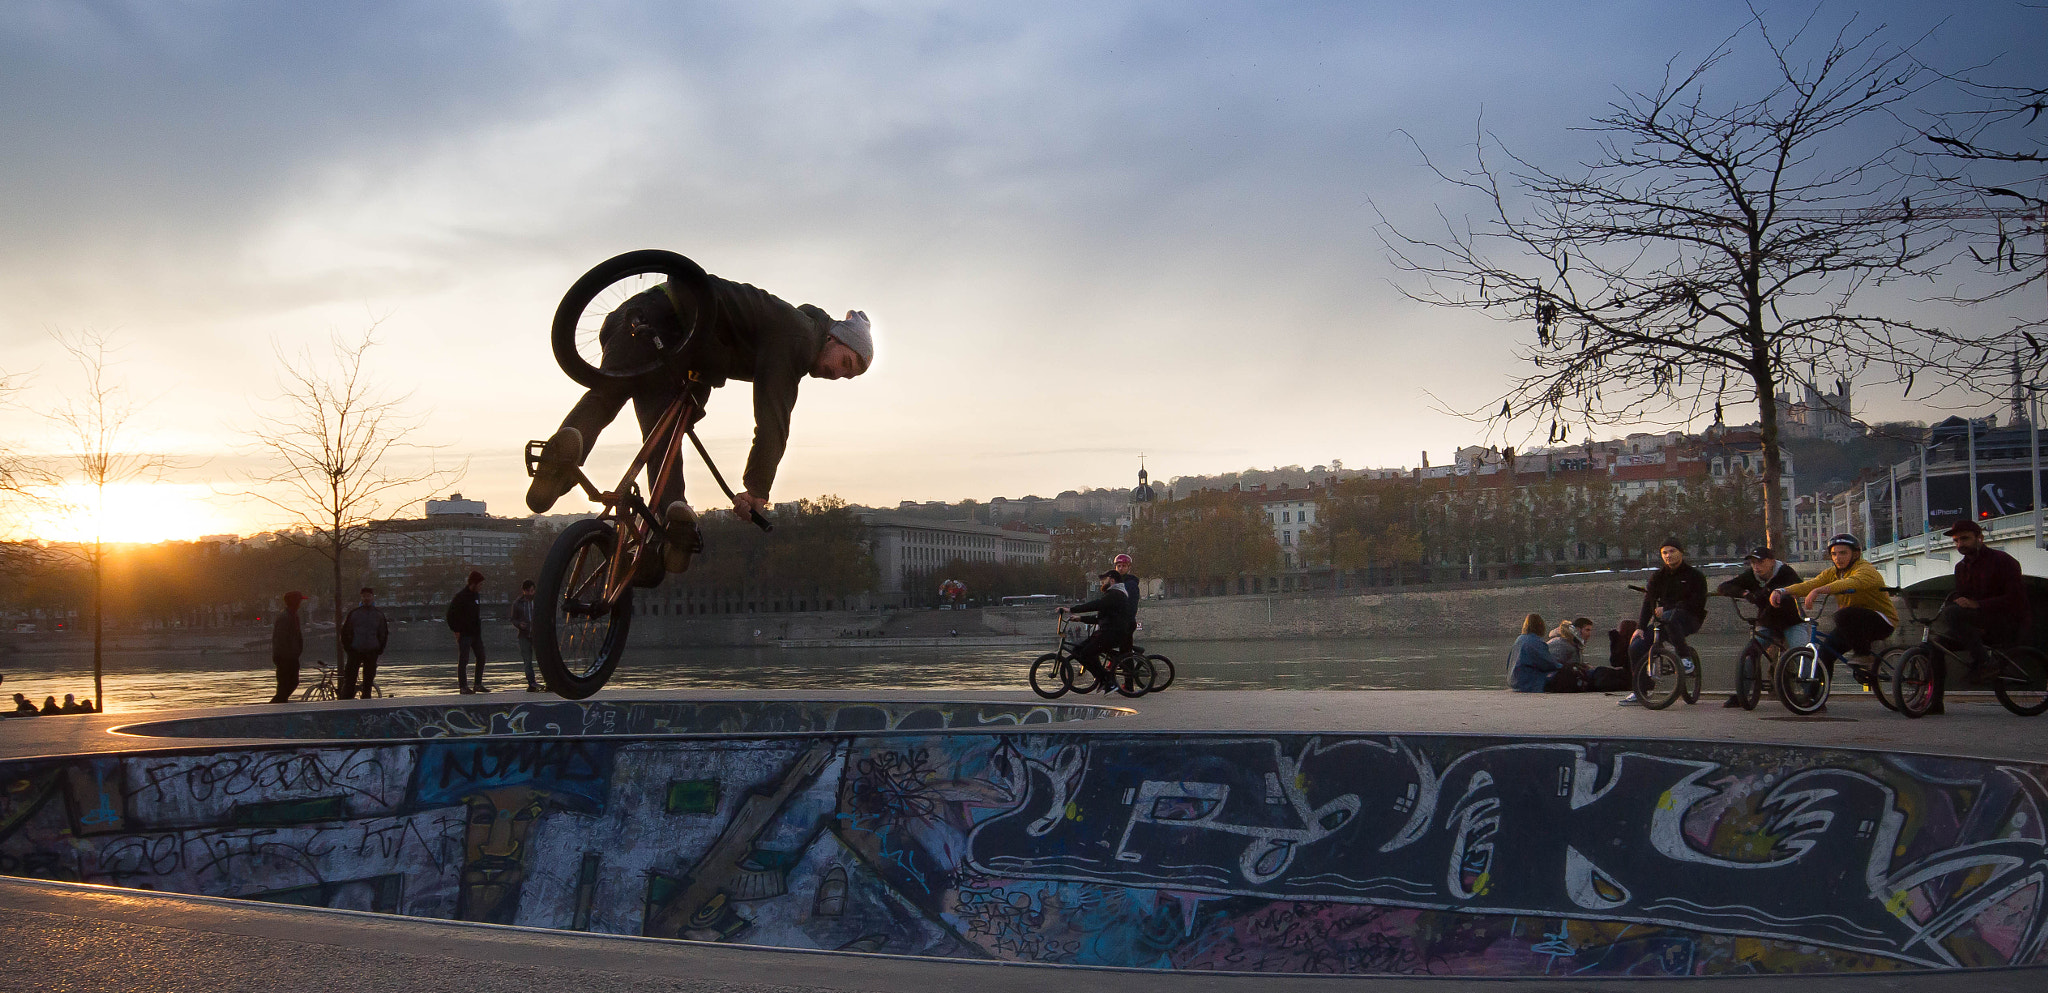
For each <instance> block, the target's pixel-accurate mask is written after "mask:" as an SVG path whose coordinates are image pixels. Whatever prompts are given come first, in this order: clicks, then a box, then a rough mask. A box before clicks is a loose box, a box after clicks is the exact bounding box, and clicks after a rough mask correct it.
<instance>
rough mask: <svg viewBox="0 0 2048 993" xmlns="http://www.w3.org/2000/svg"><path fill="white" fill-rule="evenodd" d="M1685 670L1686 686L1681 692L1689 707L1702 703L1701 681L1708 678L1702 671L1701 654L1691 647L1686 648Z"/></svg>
mask: <svg viewBox="0 0 2048 993" xmlns="http://www.w3.org/2000/svg"><path fill="white" fill-rule="evenodd" d="M1683 668H1684V670H1685V686H1684V687H1683V689H1682V690H1681V692H1683V693H1684V694H1685V704H1686V706H1688V707H1689V706H1692V705H1693V704H1696V703H1698V702H1700V680H1702V679H1705V678H1706V675H1705V674H1704V673H1702V672H1701V671H1700V653H1699V651H1698V650H1697V649H1695V648H1693V647H1692V646H1691V645H1687V646H1685V664H1684V667H1683Z"/></svg>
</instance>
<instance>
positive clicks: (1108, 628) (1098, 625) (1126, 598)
mask: <svg viewBox="0 0 2048 993" xmlns="http://www.w3.org/2000/svg"><path fill="white" fill-rule="evenodd" d="M1096 588H1097V589H1098V590H1099V591H1100V593H1101V595H1099V596H1097V597H1096V598H1095V599H1093V600H1090V601H1088V602H1087V603H1083V604H1076V605H1075V606H1074V608H1073V609H1072V610H1069V609H1068V608H1066V607H1061V608H1059V609H1058V610H1056V611H1054V613H1059V614H1068V613H1071V614H1075V615H1077V616H1076V619H1077V620H1080V621H1083V622H1089V623H1093V624H1094V625H1095V633H1093V634H1091V635H1089V636H1088V637H1086V638H1083V639H1082V640H1081V643H1080V644H1079V645H1076V646H1074V657H1075V658H1076V659H1079V660H1080V662H1081V666H1082V667H1083V668H1085V669H1087V670H1088V672H1089V673H1090V674H1091V675H1093V676H1094V677H1095V678H1096V680H1097V681H1098V682H1100V684H1101V686H1102V689H1103V691H1104V692H1108V691H1109V690H1111V689H1114V688H1115V686H1114V683H1115V681H1114V680H1112V679H1111V678H1110V674H1109V672H1108V671H1107V670H1105V669H1104V668H1103V667H1102V664H1101V662H1100V659H1101V658H1102V653H1103V652H1106V651H1109V650H1110V649H1112V648H1117V647H1119V646H1122V645H1125V644H1129V643H1130V640H1131V632H1132V630H1133V629H1134V628H1135V626H1136V623H1137V613H1136V612H1135V611H1134V609H1133V608H1132V606H1131V595H1130V594H1129V593H1128V592H1126V591H1125V590H1124V588H1123V587H1122V586H1121V585H1119V584H1118V583H1117V582H1116V572H1115V571H1114V570H1111V571H1108V572H1104V573H1103V574H1102V575H1100V576H1097V577H1096ZM1080 614H1093V615H1095V616H1093V617H1079V616H1078V615H1080Z"/></svg>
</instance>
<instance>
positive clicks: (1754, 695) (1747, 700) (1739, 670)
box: [1735, 641, 1764, 710]
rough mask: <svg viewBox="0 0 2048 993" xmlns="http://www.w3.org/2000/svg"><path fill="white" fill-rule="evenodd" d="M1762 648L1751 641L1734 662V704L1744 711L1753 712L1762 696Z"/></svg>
mask: <svg viewBox="0 0 2048 993" xmlns="http://www.w3.org/2000/svg"><path fill="white" fill-rule="evenodd" d="M1763 654H1764V650H1763V646H1761V645H1758V644H1757V643H1756V642H1754V641H1752V642H1750V643H1749V647H1748V648H1745V649H1743V650H1742V656H1741V657H1740V658H1738V659H1736V660H1735V702H1736V703H1738V704H1741V705H1742V709H1744V710H1755V709H1756V705H1757V703H1758V702H1759V701H1761V700H1762V699H1763V696H1764V677H1763V665H1764V659H1763Z"/></svg>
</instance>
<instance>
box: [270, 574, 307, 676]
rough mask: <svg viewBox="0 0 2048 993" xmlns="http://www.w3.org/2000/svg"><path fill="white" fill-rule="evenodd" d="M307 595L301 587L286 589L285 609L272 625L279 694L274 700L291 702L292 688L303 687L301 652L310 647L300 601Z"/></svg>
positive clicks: (271, 649)
mask: <svg viewBox="0 0 2048 993" xmlns="http://www.w3.org/2000/svg"><path fill="white" fill-rule="evenodd" d="M304 599H306V595H305V594H304V593H300V592H299V591H298V590H293V591H291V592H290V593H286V594H285V595H284V613H282V614H279V615H277V623H276V624H274V625H272V626H271V628H270V664H271V666H272V667H273V668H275V669H276V670H277V695H275V696H273V697H271V698H270V702H271V703H289V702H290V701H291V698H292V691H293V690H296V689H298V688H299V653H300V652H302V651H304V650H305V647H306V636H305V634H304V633H302V632H301V631H300V630H299V603H300V601H302V600H304Z"/></svg>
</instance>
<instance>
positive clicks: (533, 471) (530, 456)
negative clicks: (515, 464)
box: [526, 438, 548, 479]
mask: <svg viewBox="0 0 2048 993" xmlns="http://www.w3.org/2000/svg"><path fill="white" fill-rule="evenodd" d="M546 447H548V443H547V439H545V438H542V439H540V440H538V441H529V442H527V443H526V478H528V479H532V478H533V477H534V476H536V475H538V474H539V473H540V456H541V450H542V449H545V448H546Z"/></svg>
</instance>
